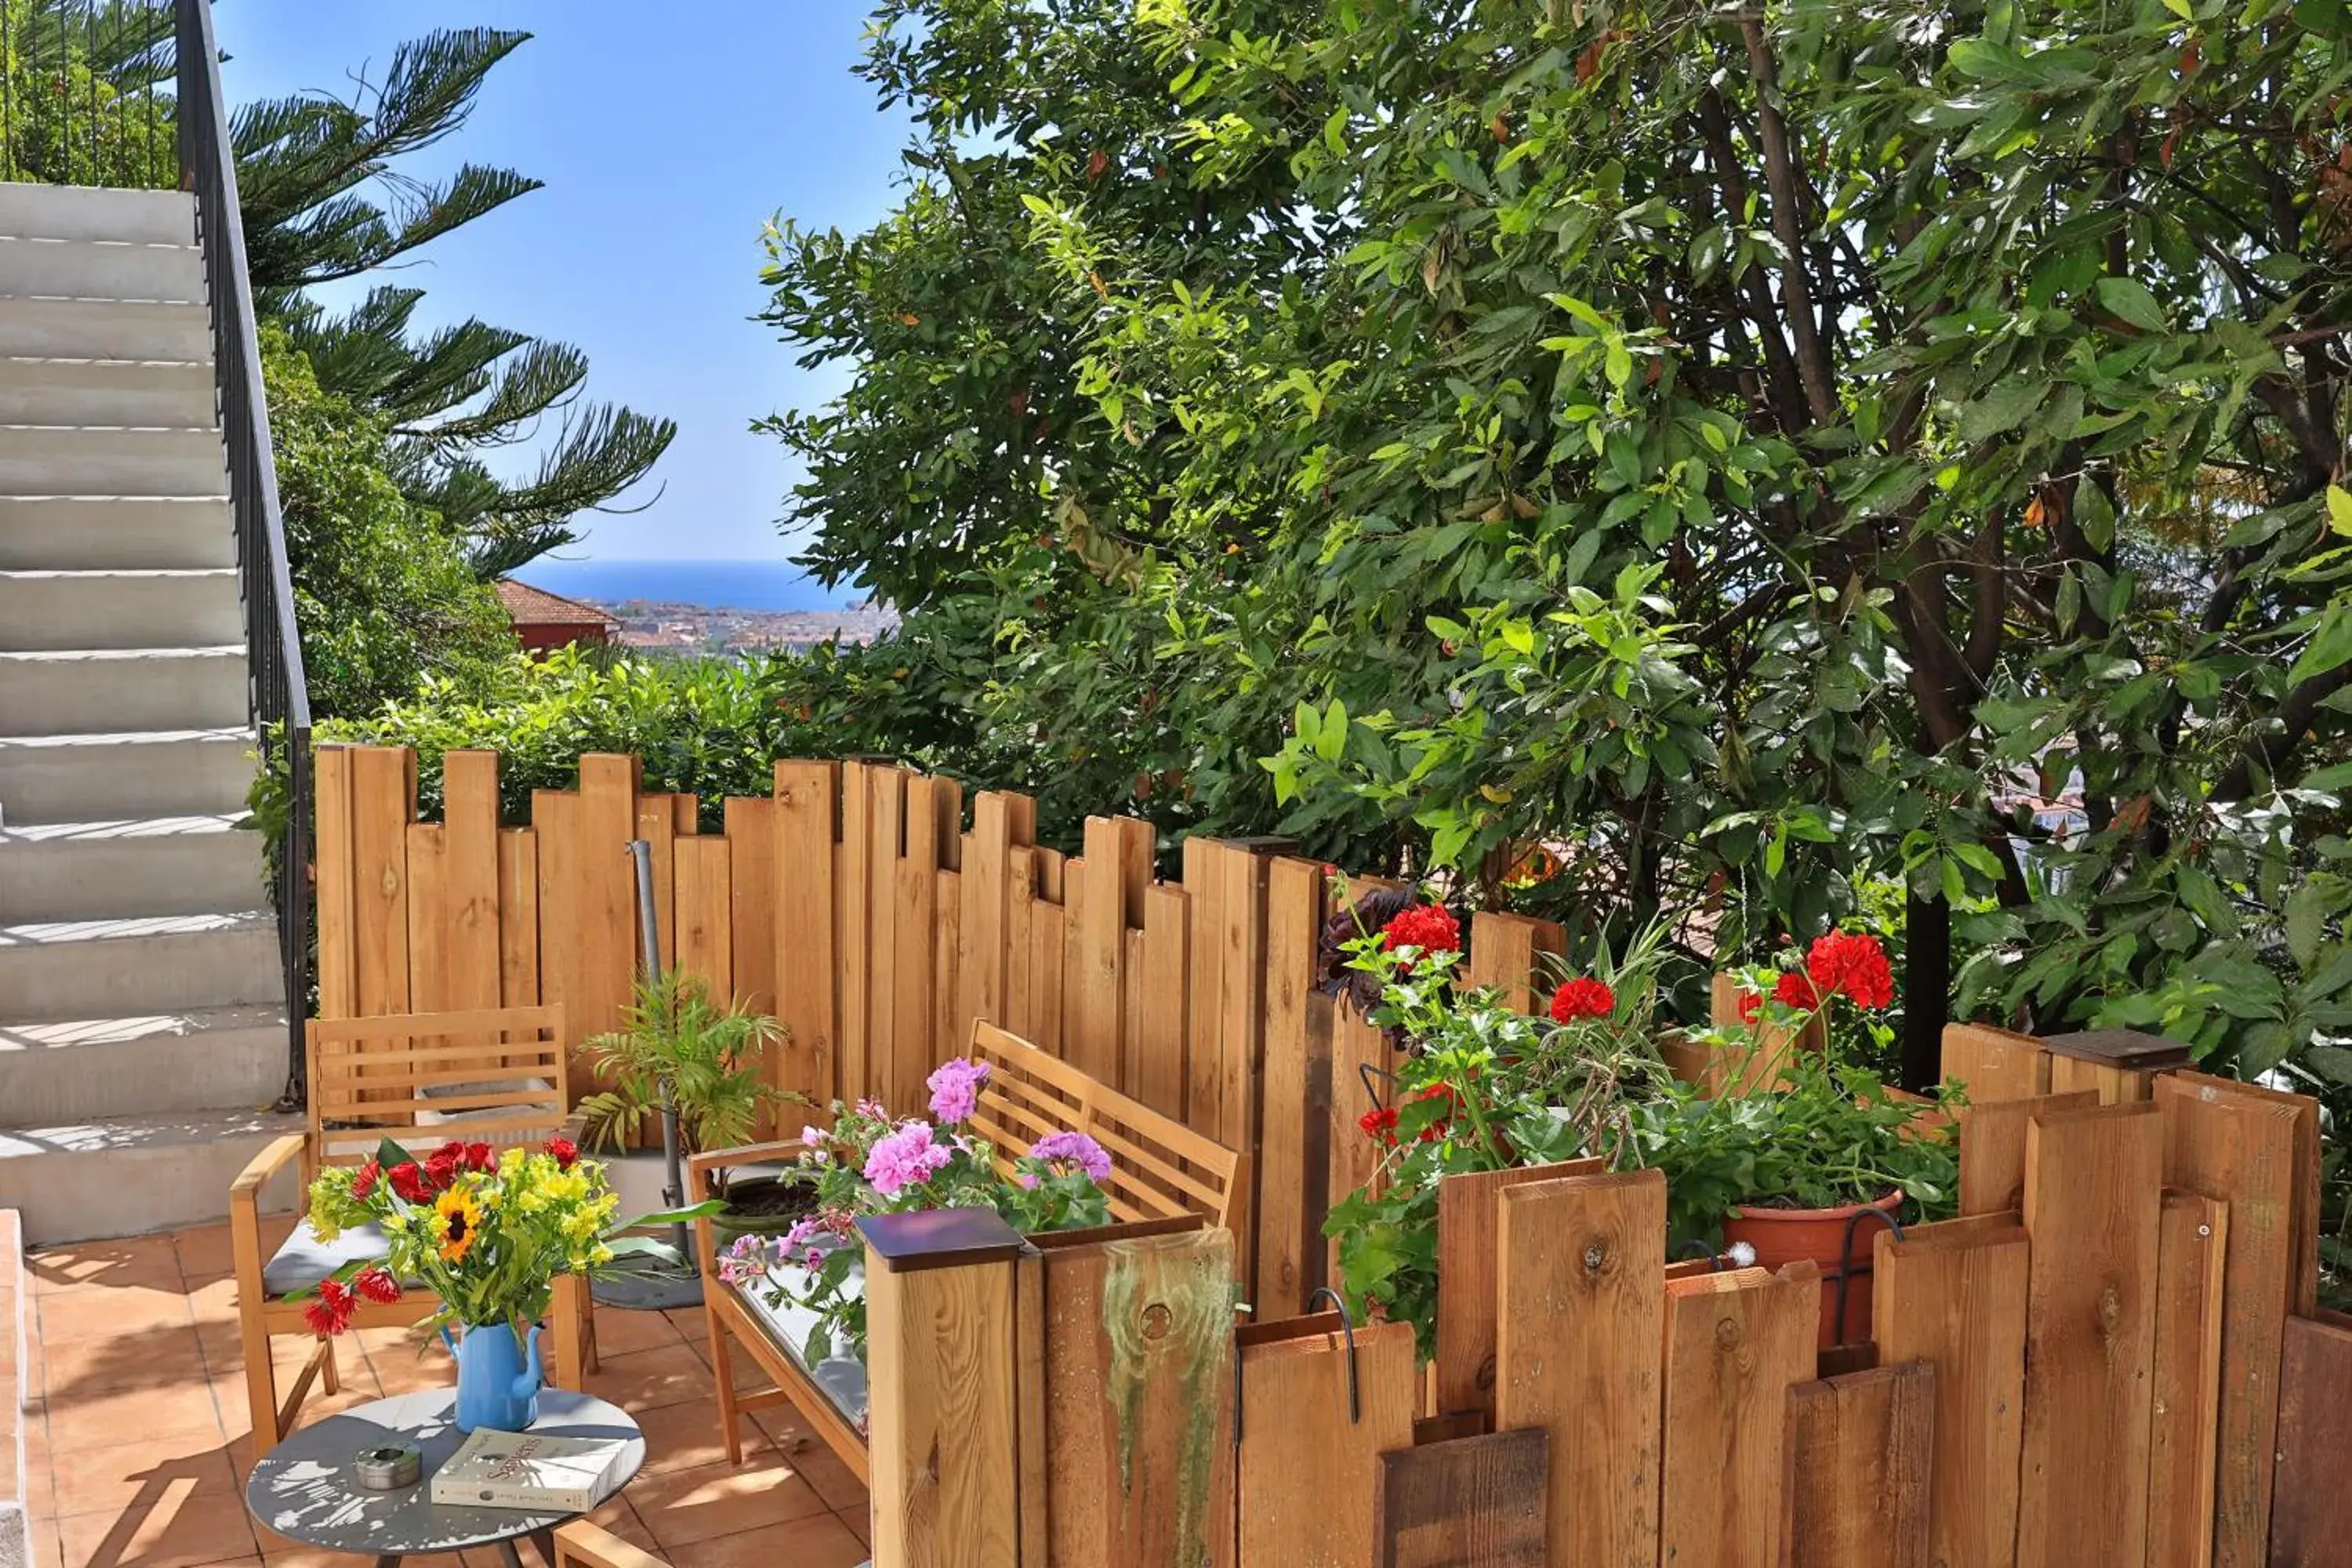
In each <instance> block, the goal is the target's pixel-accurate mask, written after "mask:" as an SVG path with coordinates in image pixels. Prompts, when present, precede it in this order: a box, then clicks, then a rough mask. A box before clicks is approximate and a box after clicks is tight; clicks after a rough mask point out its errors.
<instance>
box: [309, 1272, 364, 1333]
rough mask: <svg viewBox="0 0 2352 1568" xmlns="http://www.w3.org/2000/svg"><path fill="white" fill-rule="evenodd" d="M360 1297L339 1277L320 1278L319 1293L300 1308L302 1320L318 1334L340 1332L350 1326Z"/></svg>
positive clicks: (357, 1308)
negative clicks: (308, 1303) (305, 1305)
mask: <svg viewBox="0 0 2352 1568" xmlns="http://www.w3.org/2000/svg"><path fill="white" fill-rule="evenodd" d="M359 1306H360V1299H359V1297H358V1295H357V1294H356V1293H354V1292H353V1291H352V1288H351V1287H350V1286H348V1285H345V1284H344V1283H343V1282H342V1281H341V1280H340V1279H321V1280H320V1281H319V1293H318V1295H316V1296H314V1297H312V1298H311V1300H310V1305H309V1306H307V1307H304V1308H303V1309H302V1321H304V1322H306V1323H308V1324H310V1331H311V1332H313V1333H318V1334H340V1333H341V1332H342V1331H344V1330H345V1329H348V1328H350V1327H351V1326H352V1314H353V1313H354V1312H357V1311H358V1310H359Z"/></svg>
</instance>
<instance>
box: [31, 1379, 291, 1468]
mask: <svg viewBox="0 0 2352 1568" xmlns="http://www.w3.org/2000/svg"><path fill="white" fill-rule="evenodd" d="M237 1414H238V1417H239V1418H240V1419H242V1418H243V1415H244V1402H243V1401H242V1400H240V1401H238V1410H237ZM220 1420H221V1416H220V1411H219V1410H218V1408H217V1407H216V1406H215V1404H214V1401H213V1390H212V1386H211V1385H210V1384H186V1385H183V1386H181V1387H177V1388H168V1389H156V1388H133V1389H123V1390H117V1391H113V1392H102V1393H95V1394H89V1396H87V1397H85V1398H80V1399H77V1400H75V1401H74V1402H73V1403H72V1404H70V1405H59V1406H58V1407H57V1408H55V1409H53V1410H51V1411H50V1412H49V1447H50V1451H51V1453H52V1454H53V1455H54V1456H55V1461H54V1462H56V1463H57V1464H58V1465H64V1464H67V1463H68V1462H70V1461H69V1456H71V1455H74V1454H79V1453H86V1452H88V1451H89V1450H90V1449H92V1448H112V1447H121V1445H123V1444H124V1443H129V1442H135V1441H139V1440H141V1439H142V1438H144V1439H151V1440H157V1441H178V1440H182V1439H186V1438H191V1437H196V1438H205V1437H208V1438H210V1439H211V1443H212V1444H215V1445H216V1444H218V1443H219V1442H220V1440H221V1439H222V1438H223V1437H224V1436H228V1434H226V1433H225V1432H224V1431H223V1430H222V1427H221V1424H220ZM200 1446H209V1445H200Z"/></svg>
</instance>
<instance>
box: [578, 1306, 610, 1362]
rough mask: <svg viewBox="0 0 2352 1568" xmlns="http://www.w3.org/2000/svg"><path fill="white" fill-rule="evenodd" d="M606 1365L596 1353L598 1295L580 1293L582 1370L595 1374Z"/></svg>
mask: <svg viewBox="0 0 2352 1568" xmlns="http://www.w3.org/2000/svg"><path fill="white" fill-rule="evenodd" d="M603 1365H604V1358H603V1357H602V1356H600V1355H598V1354H597V1353H596V1293H595V1292H594V1291H593V1290H583V1291H581V1292H580V1369H581V1370H582V1371H583V1372H594V1371H595V1370H597V1369H598V1368H599V1367H601V1366H603Z"/></svg>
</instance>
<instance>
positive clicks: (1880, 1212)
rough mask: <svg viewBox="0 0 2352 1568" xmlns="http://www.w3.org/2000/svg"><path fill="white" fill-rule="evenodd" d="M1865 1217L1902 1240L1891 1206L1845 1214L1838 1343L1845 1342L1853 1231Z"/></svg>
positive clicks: (1863, 1209) (1901, 1227)
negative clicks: (1846, 1301) (1876, 1222)
mask: <svg viewBox="0 0 2352 1568" xmlns="http://www.w3.org/2000/svg"><path fill="white" fill-rule="evenodd" d="M1902 1201H1903V1200H1902V1199H1900V1198H1897V1199H1895V1202H1896V1203H1901V1202H1902ZM1866 1219H1874V1220H1876V1221H1878V1223H1879V1224H1881V1225H1883V1226H1885V1227H1886V1228H1887V1229H1888V1230H1889V1231H1891V1232H1893V1233H1894V1236H1895V1240H1897V1241H1900V1240H1902V1239H1903V1222H1902V1221H1901V1220H1899V1219H1896V1218H1895V1211H1894V1210H1893V1209H1892V1208H1880V1207H1877V1206H1876V1205H1873V1206H1871V1207H1869V1208H1862V1209H1856V1210H1854V1211H1853V1213H1852V1214H1851V1215H1847V1216H1846V1222H1845V1243H1844V1245H1843V1247H1841V1248H1840V1249H1839V1251H1838V1268H1837V1320H1836V1321H1837V1338H1838V1343H1840V1344H1843V1343H1845V1342H1846V1339H1845V1297H1846V1291H1847V1290H1848V1289H1850V1288H1852V1286H1853V1273H1854V1270H1853V1237H1854V1233H1855V1231H1856V1230H1857V1229H1859V1228H1860V1227H1861V1225H1862V1222H1863V1221H1864V1220H1866Z"/></svg>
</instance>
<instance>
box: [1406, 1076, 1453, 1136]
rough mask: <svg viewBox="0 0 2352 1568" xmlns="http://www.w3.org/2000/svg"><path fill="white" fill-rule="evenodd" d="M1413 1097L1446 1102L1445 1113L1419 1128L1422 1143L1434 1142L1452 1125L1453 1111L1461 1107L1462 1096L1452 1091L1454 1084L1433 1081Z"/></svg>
mask: <svg viewBox="0 0 2352 1568" xmlns="http://www.w3.org/2000/svg"><path fill="white" fill-rule="evenodd" d="M1413 1098H1414V1099H1415V1100H1444V1101H1445V1102H1446V1105H1447V1108H1448V1109H1447V1110H1446V1112H1445V1114H1444V1115H1443V1116H1441V1117H1439V1118H1438V1119H1437V1120H1436V1121H1433V1122H1431V1123H1430V1124H1429V1125H1428V1126H1426V1127H1424V1128H1423V1129H1422V1130H1421V1142H1423V1143H1434V1142H1437V1141H1438V1140H1439V1139H1440V1138H1443V1137H1444V1136H1445V1134H1446V1131H1447V1130H1448V1129H1450V1128H1451V1127H1452V1126H1453V1125H1454V1112H1455V1111H1457V1110H1461V1109H1462V1097H1461V1096H1460V1095H1459V1094H1457V1093H1455V1092H1454V1086H1453V1085H1452V1084H1450V1083H1433V1084H1431V1085H1430V1086H1429V1087H1428V1088H1427V1089H1423V1090H1422V1091H1421V1092H1420V1093H1419V1094H1416V1095H1414V1096H1413Z"/></svg>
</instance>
